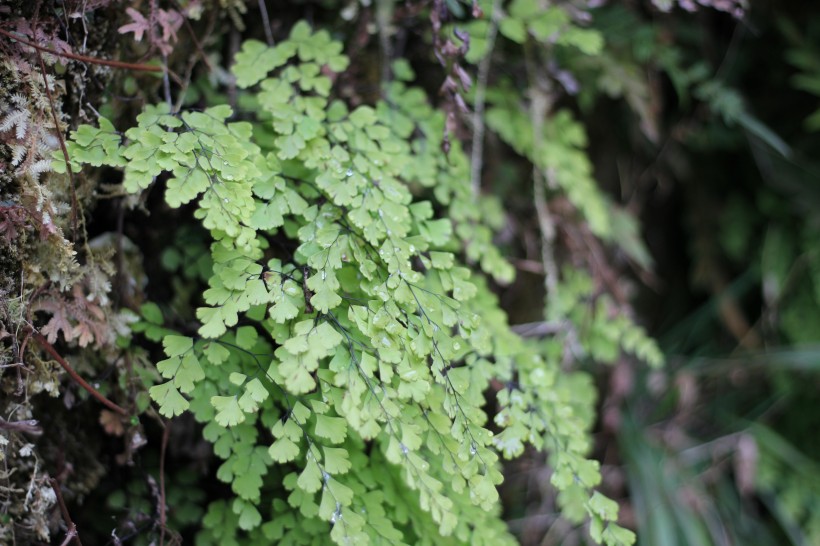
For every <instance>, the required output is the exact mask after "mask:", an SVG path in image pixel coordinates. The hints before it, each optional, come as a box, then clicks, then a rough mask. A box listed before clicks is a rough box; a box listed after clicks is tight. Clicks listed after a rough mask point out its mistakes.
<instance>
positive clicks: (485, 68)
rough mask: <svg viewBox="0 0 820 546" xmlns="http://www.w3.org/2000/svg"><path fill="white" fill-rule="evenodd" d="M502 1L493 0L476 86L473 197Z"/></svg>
mask: <svg viewBox="0 0 820 546" xmlns="http://www.w3.org/2000/svg"><path fill="white" fill-rule="evenodd" d="M500 9H501V1H500V0H493V12H492V14H491V15H490V27H489V28H488V29H487V52H486V53H485V54H484V58H483V59H481V63H480V64H479V65H478V82H477V83H476V88H475V107H474V108H473V149H472V151H471V152H470V187H471V188H472V190H473V199H476V198H477V197H478V195H479V193H480V192H481V170H482V167H483V164H484V105H485V102H486V98H487V80H488V79H489V77H490V64H491V63H492V56H493V48H494V47H495V38H496V36H497V35H498V19H497V17H498V12H499V10H500Z"/></svg>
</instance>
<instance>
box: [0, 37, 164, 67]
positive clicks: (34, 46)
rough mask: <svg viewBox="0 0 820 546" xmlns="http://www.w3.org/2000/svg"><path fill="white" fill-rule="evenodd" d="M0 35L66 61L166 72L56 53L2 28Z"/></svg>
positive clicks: (144, 65) (83, 56)
mask: <svg viewBox="0 0 820 546" xmlns="http://www.w3.org/2000/svg"><path fill="white" fill-rule="evenodd" d="M0 34H2V35H3V36H6V37H8V38H11V39H12V40H15V41H17V42H20V43H21V44H25V45H27V46H29V47H33V48H34V49H36V50H38V51H43V52H45V53H50V54H51V55H56V56H57V57H64V58H66V59H72V60H75V61H80V62H83V63H88V64H99V65H103V66H110V67H112V68H125V69H127V70H139V71H142V72H162V71H163V70H164V67H162V66H155V65H150V64H141V63H126V62H123V61H111V60H106V59H98V58H97V57H87V56H85V55H77V54H75V53H68V52H63V51H55V50H54V49H51V48H49V47H45V46H41V45H37V44H35V43H34V42H29V41H28V40H26V39H24V38H21V37H20V36H17V35H16V34H14V33H11V32H9V31H7V30H3V29H2V28H0Z"/></svg>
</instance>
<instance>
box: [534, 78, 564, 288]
mask: <svg viewBox="0 0 820 546" xmlns="http://www.w3.org/2000/svg"><path fill="white" fill-rule="evenodd" d="M532 90H533V97H532V105H531V107H530V112H531V115H532V127H533V159H534V161H533V166H532V187H533V197H534V200H535V213H536V216H537V217H538V227H539V229H540V231H541V262H542V263H543V265H544V287H545V288H546V291H547V299H549V298H550V297H551V296H552V297H554V296H555V293H556V289H557V287H558V266H557V265H556V264H555V255H554V253H553V246H554V243H555V220H554V219H553V218H552V214H551V213H550V210H549V205H547V197H546V188H545V186H546V185H547V182H548V180H547V177H549V175H550V174H549V170H548V169H543V168H542V167H541V166H540V165H538V164H537V162H538V157H539V153H540V149H541V142H542V137H543V127H544V118H545V117H546V115H547V112H548V111H549V96H548V95H547V92H546V91H544V90H542V89H538V88H536V87H533V88H532ZM545 171H546V172H545Z"/></svg>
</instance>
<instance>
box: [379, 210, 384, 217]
mask: <svg viewBox="0 0 820 546" xmlns="http://www.w3.org/2000/svg"><path fill="white" fill-rule="evenodd" d="M379 218H384V211H383V210H382V209H379Z"/></svg>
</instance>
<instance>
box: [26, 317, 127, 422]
mask: <svg viewBox="0 0 820 546" xmlns="http://www.w3.org/2000/svg"><path fill="white" fill-rule="evenodd" d="M32 337H33V338H34V341H36V342H37V343H39V344H40V346H41V347H42V348H43V349H45V350H46V352H47V353H48V354H50V355H51V356H52V357H53V358H54V360H56V361H57V364H59V365H60V366H62V367H63V369H64V370H65V371H66V372H67V373H68V375H70V376H71V379H73V380H74V381H76V382H77V383H78V384H79V385H80V386H81V387H82V388H84V389H85V390H86V391H88V393H89V394H90V395H91V396H93V397H94V398H96V399H97V400H99V401H100V402H101V403H102V404H104V405H105V406H107V407H108V408H109V409H111V410H112V411H116V412H117V413H119V414H120V415H123V416H125V417H128V412H127V411H125V410H124V409H123V408H121V407H120V406H118V405H117V404H115V403H114V402H112V401H111V400H109V399H108V398H106V397H105V396H103V395H102V394H101V393H100V392H99V391H98V390H97V389H95V388H94V387H92V386H91V385H89V384H88V383H87V382H86V380H85V379H83V378H82V377H80V375H79V374H78V373H77V372H75V371H74V368H72V367H71V365H70V364H69V363H68V362H66V360H65V359H64V358H63V357H62V356H60V353H58V352H57V350H56V349H55V348H54V347H53V346H52V345H51V343H49V342H48V340H46V338H45V337H43V335H42V334H40V333H38V332H33V333H32Z"/></svg>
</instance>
